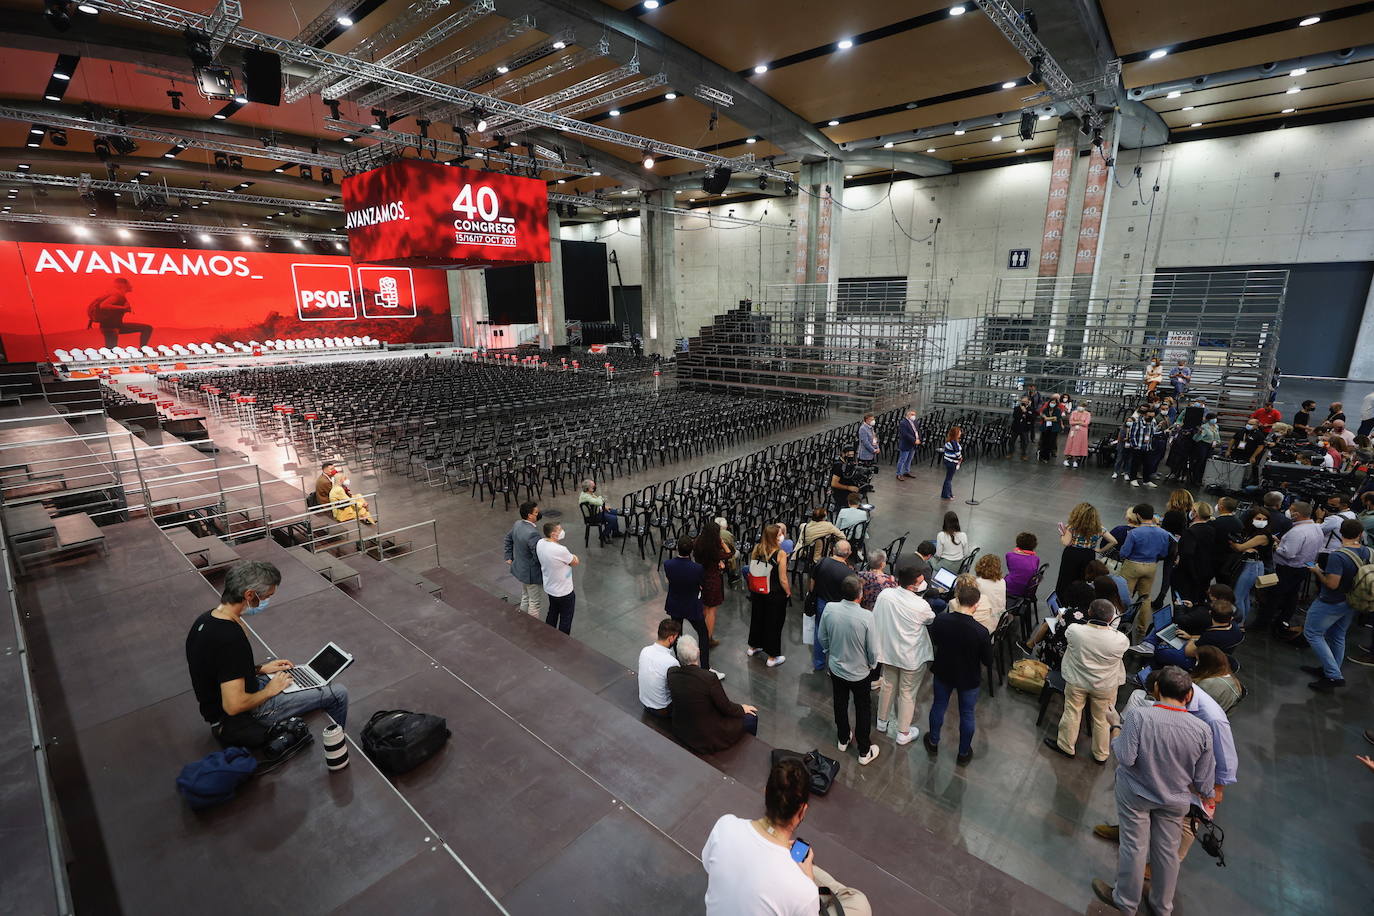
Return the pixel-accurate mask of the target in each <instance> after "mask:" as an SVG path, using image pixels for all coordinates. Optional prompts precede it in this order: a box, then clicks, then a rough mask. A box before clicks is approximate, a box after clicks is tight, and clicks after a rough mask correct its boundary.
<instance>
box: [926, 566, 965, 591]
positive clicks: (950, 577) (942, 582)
mask: <svg viewBox="0 0 1374 916" xmlns="http://www.w3.org/2000/svg"><path fill="white" fill-rule="evenodd" d="M958 578H959V577H958V576H956V575H955V574H954V572H953V571H952V570H948V569H945V568H944V567H943V566H942V567H940V568H939V569H937V570H935V575H934V577H933V579H932V581H934V583H935V585H936V586H937V587H938V588H939V589H940V590H941V591H945V592H947V591H949V590H950V589H952V588H954V583H955V581H956V580H957V579H958Z"/></svg>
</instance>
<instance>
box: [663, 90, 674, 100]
mask: <svg viewBox="0 0 1374 916" xmlns="http://www.w3.org/2000/svg"><path fill="white" fill-rule="evenodd" d="M663 97H664V98H665V99H667V100H668V101H670V102H671V101H672V100H673V99H675V98H677V93H676V92H665V93H663Z"/></svg>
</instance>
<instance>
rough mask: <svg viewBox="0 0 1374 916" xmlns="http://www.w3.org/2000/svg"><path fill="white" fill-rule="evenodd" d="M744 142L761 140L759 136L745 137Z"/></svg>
mask: <svg viewBox="0 0 1374 916" xmlns="http://www.w3.org/2000/svg"><path fill="white" fill-rule="evenodd" d="M744 142H745V143H758V142H759V138H758V137H745V138H744Z"/></svg>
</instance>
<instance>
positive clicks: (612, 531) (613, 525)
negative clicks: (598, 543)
mask: <svg viewBox="0 0 1374 916" xmlns="http://www.w3.org/2000/svg"><path fill="white" fill-rule="evenodd" d="M619 532H620V520H619V518H618V517H617V516H616V514H615V510H614V509H602V510H601V536H602V537H606V538H613V537H615V536H616V535H617V534H618V533H619Z"/></svg>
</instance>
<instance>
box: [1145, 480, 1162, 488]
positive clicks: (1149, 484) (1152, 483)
mask: <svg viewBox="0 0 1374 916" xmlns="http://www.w3.org/2000/svg"><path fill="white" fill-rule="evenodd" d="M1145 486H1147V487H1157V486H1159V484H1157V483H1155V482H1154V481H1153V480H1147V481H1145Z"/></svg>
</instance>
